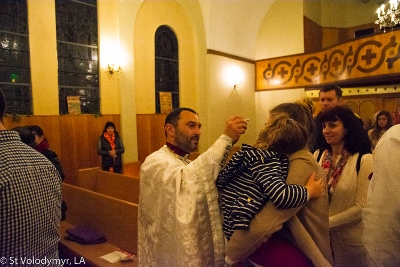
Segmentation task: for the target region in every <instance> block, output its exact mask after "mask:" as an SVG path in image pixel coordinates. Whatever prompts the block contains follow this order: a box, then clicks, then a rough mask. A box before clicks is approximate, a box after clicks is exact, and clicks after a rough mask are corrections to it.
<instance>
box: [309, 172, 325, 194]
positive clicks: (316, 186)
mask: <svg viewBox="0 0 400 267" xmlns="http://www.w3.org/2000/svg"><path fill="white" fill-rule="evenodd" d="M315 176H316V173H315V172H313V174H311V176H310V178H308V181H307V183H306V186H305V187H306V189H307V191H308V199H311V198H319V197H320V196H322V194H323V193H324V186H325V184H324V182H323V180H324V179H319V180H318V181H315Z"/></svg>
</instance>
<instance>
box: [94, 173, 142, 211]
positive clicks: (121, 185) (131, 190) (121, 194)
mask: <svg viewBox="0 0 400 267" xmlns="http://www.w3.org/2000/svg"><path fill="white" fill-rule="evenodd" d="M139 187H140V179H139V178H137V177H131V176H126V175H122V174H116V173H112V172H106V171H98V173H97V181H96V187H95V189H94V191H95V192H97V193H100V194H104V195H107V196H111V197H115V198H119V199H122V200H125V201H129V202H132V203H136V204H138V203H139Z"/></svg>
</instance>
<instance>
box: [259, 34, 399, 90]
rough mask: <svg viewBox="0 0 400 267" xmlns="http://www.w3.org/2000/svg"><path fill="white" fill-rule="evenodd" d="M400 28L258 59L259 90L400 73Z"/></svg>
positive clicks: (311, 85)
mask: <svg viewBox="0 0 400 267" xmlns="http://www.w3.org/2000/svg"><path fill="white" fill-rule="evenodd" d="M399 40H400V31H394V32H389V33H382V34H378V35H374V36H372V37H368V38H362V39H357V40H354V41H352V42H348V43H345V44H341V45H338V46H335V47H332V48H329V49H326V50H323V51H321V52H318V53H313V54H301V55H291V56H287V57H280V58H272V59H265V60H260V61H256V91H264V90H271V89H272V90H274V89H285V88H298V87H316V86H320V85H323V84H328V83H334V82H338V81H348V80H353V79H360V78H365V77H374V76H382V75H387V74H396V73H398V74H399V75H400V61H399V58H400V46H399Z"/></svg>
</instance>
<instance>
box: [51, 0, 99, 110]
mask: <svg viewBox="0 0 400 267" xmlns="http://www.w3.org/2000/svg"><path fill="white" fill-rule="evenodd" d="M97 22H98V19H97V0H73V1H72V0H70V1H66V0H56V27H57V54H58V85H59V103H60V114H67V113H69V114H74V113H85V114H96V113H99V112H100V89H99V61H98V32H97V31H98V30H97V28H98V25H97Z"/></svg>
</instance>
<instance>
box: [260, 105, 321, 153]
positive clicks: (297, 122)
mask: <svg viewBox="0 0 400 267" xmlns="http://www.w3.org/2000/svg"><path fill="white" fill-rule="evenodd" d="M311 103H312V102H311ZM312 109H313V108H312V106H310V101H308V100H307V99H306V98H304V99H301V100H299V101H297V102H295V103H283V104H280V105H278V106H276V107H274V108H273V109H272V110H271V111H270V118H269V120H268V122H267V123H266V124H265V127H264V129H262V130H261V132H260V134H259V136H258V139H257V141H256V143H255V144H254V147H255V148H259V149H264V150H265V149H268V150H273V151H275V152H278V153H283V154H292V153H293V152H296V151H298V150H300V149H303V148H305V147H306V146H307V144H308V141H309V137H310V135H311V133H312V132H313V131H314V120H313V117H312Z"/></svg>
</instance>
